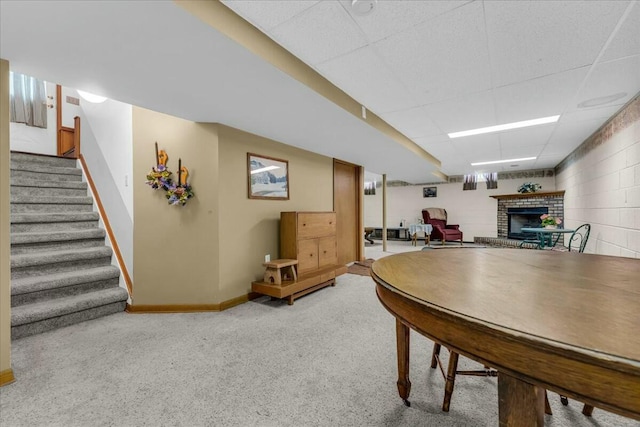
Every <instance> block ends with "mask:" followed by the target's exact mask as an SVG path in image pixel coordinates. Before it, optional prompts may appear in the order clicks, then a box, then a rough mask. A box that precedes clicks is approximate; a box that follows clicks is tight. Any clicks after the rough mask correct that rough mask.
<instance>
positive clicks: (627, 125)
mask: <svg viewBox="0 0 640 427" xmlns="http://www.w3.org/2000/svg"><path fill="white" fill-rule="evenodd" d="M556 188H557V189H558V190H565V198H564V202H565V224H566V226H567V227H569V228H574V227H577V226H579V225H580V224H583V223H589V224H591V226H592V228H591V236H590V237H589V241H588V243H587V247H586V250H585V252H590V253H597V254H603V255H615V256H624V257H631V258H640V97H636V98H635V99H634V100H633V101H631V102H630V103H629V104H628V105H627V106H626V107H625V108H624V109H623V110H622V111H620V112H619V113H618V114H617V115H616V116H614V117H613V118H612V119H611V120H610V121H609V123H608V124H606V125H605V126H604V127H603V128H601V129H600V130H599V131H598V132H596V133H594V135H592V136H591V137H590V138H589V139H587V140H586V141H585V142H584V143H583V144H582V145H581V146H580V147H579V148H578V149H577V150H576V151H574V152H573V153H572V154H571V155H570V156H569V157H568V158H567V159H565V160H564V161H563V162H562V163H561V164H560V165H558V167H557V168H556Z"/></svg>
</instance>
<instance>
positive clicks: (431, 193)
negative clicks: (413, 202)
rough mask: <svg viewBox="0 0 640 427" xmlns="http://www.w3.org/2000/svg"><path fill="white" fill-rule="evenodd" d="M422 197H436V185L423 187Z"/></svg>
mask: <svg viewBox="0 0 640 427" xmlns="http://www.w3.org/2000/svg"><path fill="white" fill-rule="evenodd" d="M422 197H438V187H423V188H422Z"/></svg>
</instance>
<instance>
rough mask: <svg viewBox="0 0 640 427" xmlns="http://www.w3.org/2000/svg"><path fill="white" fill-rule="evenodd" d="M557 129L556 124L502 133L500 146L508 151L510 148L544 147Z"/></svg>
mask: <svg viewBox="0 0 640 427" xmlns="http://www.w3.org/2000/svg"><path fill="white" fill-rule="evenodd" d="M555 127H556V125H555V124H546V125H540V126H532V127H530V128H522V129H513V130H509V131H506V132H500V133H499V135H500V146H501V147H502V148H503V149H507V148H509V147H526V146H528V145H531V146H535V145H544V144H546V143H547V142H548V141H549V138H550V137H551V135H552V134H553V131H554V129H555Z"/></svg>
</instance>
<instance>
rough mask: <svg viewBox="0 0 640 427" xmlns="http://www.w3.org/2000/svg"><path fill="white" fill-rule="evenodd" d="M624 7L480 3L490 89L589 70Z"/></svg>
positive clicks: (610, 4)
mask: <svg viewBox="0 0 640 427" xmlns="http://www.w3.org/2000/svg"><path fill="white" fill-rule="evenodd" d="M626 6H627V2H625V1H485V2H484V8H485V13H486V23H487V37H488V40H489V52H490V55H491V61H492V76H493V83H494V84H495V85H496V86H503V85H507V84H510V83H514V82H519V81H523V80H527V79H531V78H535V77H540V76H544V75H548V74H554V73H557V72H560V71H565V70H569V69H573V68H579V67H583V66H585V65H589V64H592V63H593V62H594V61H595V59H596V57H597V56H598V54H599V52H600V50H601V49H602V47H603V46H604V44H605V42H606V41H607V38H608V37H609V35H610V34H611V32H612V31H613V29H614V28H615V25H616V24H617V22H618V20H619V19H620V17H621V16H622V14H623V12H624V10H625V8H626Z"/></svg>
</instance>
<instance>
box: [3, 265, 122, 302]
mask: <svg viewBox="0 0 640 427" xmlns="http://www.w3.org/2000/svg"><path fill="white" fill-rule="evenodd" d="M119 277H120V270H118V268H117V267H115V266H113V265H108V266H105V267H97V268H88V269H82V270H76V271H67V272H64V273H55V274H49V275H46V276H36V277H23V278H22V279H15V280H13V281H12V283H11V306H12V307H16V306H20V305H24V304H33V303H38V302H41V301H44V300H50V299H55V298H61V297H67V296H71V295H79V294H81V293H86V292H93V291H98V290H102V289H109V288H115V287H118V283H119Z"/></svg>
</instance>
